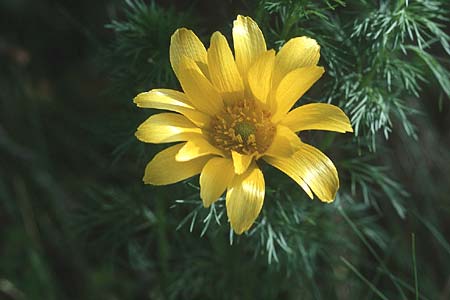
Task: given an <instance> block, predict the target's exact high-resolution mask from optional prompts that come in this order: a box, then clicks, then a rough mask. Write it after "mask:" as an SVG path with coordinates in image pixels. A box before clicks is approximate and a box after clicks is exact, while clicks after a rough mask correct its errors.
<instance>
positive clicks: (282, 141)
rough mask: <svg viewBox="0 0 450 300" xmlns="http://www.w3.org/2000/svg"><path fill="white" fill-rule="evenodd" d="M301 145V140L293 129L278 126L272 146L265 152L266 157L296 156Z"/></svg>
mask: <svg viewBox="0 0 450 300" xmlns="http://www.w3.org/2000/svg"><path fill="white" fill-rule="evenodd" d="M301 145H302V142H301V141H300V138H299V137H298V136H297V135H296V134H295V133H294V132H293V131H292V130H291V129H289V128H288V127H286V126H283V125H278V126H277V131H276V133H275V136H274V138H273V141H272V145H270V147H269V149H267V151H266V152H264V155H268V156H275V157H277V156H281V157H288V156H291V155H292V154H294V153H295V152H296V151H297V150H298V149H299V148H300V147H301Z"/></svg>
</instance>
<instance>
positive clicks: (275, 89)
mask: <svg viewBox="0 0 450 300" xmlns="http://www.w3.org/2000/svg"><path fill="white" fill-rule="evenodd" d="M233 43H234V56H233V53H232V51H231V49H230V47H229V45H228V42H227V40H226V38H225V37H224V36H223V35H222V34H221V33H220V32H215V33H214V34H213V35H212V36H211V42H210V47H209V48H208V49H207V50H206V48H205V47H204V45H203V44H202V43H201V42H200V40H199V39H198V37H197V36H196V35H195V34H194V33H193V32H192V31H190V30H188V29H185V28H181V29H178V30H177V31H175V33H174V34H173V35H172V39H171V43H170V62H171V64H172V68H173V70H174V72H175V74H176V76H177V78H178V80H179V81H180V84H181V87H182V89H183V92H179V91H175V90H170V89H154V90H151V91H149V92H145V93H141V94H139V95H137V96H136V98H135V99H134V102H135V103H136V104H137V106H139V107H144V108H156V109H163V110H169V111H172V112H164V113H160V114H156V115H153V116H151V117H150V118H148V119H147V120H146V121H145V122H144V123H142V124H141V125H140V126H139V128H138V129H137V132H136V136H137V138H138V139H139V140H141V141H143V142H148V143H172V142H181V143H178V144H175V145H174V146H170V147H168V148H167V149H165V150H163V151H161V152H159V153H158V154H156V156H155V157H154V158H153V160H151V161H150V162H149V164H148V165H147V167H146V169H145V175H144V179H143V180H144V182H145V183H148V184H154V185H166V184H171V183H175V182H178V181H181V180H184V179H186V178H189V177H191V176H194V175H197V174H200V196H201V199H202V201H203V204H204V206H205V207H208V206H210V205H211V204H212V203H213V202H214V201H216V200H217V199H218V198H220V196H221V195H222V194H223V193H224V192H225V191H226V208H227V215H228V219H229V221H230V223H231V227H232V228H233V230H234V231H235V232H236V233H238V234H241V233H242V232H244V231H246V230H248V229H249V228H250V227H251V225H252V224H253V223H254V221H255V219H256V218H257V217H258V215H259V213H260V211H261V208H262V206H263V201H264V194H265V183H264V177H263V173H262V172H261V170H260V168H259V167H258V164H259V163H260V162H261V160H264V161H265V162H267V163H268V164H270V165H272V166H274V167H275V168H277V169H279V170H281V171H282V172H284V173H286V174H287V175H288V176H290V177H291V178H292V179H293V180H294V181H295V182H297V183H298V184H299V185H300V186H301V187H302V188H303V189H304V191H305V192H306V193H307V194H308V196H309V197H310V198H313V193H314V194H316V195H317V197H318V198H319V199H320V200H322V201H324V202H331V201H333V199H334V197H335V195H336V192H337V189H338V188H339V179H338V174H337V171H336V168H335V166H334V165H333V163H332V161H331V160H330V159H329V158H328V157H327V156H325V155H324V154H323V153H322V152H321V151H319V150H318V149H316V148H314V147H312V146H310V145H308V144H305V143H303V142H302V141H301V140H300V138H299V137H298V136H297V134H296V132H299V131H302V130H314V129H319V130H331V131H336V132H352V131H353V130H352V127H351V125H350V122H349V119H348V118H347V116H346V115H345V114H344V112H343V111H342V110H341V109H339V108H338V107H336V106H334V105H331V104H324V103H314V104H306V105H303V106H300V107H298V108H295V109H293V110H291V108H292V107H293V105H294V104H295V102H296V101H297V100H298V99H299V98H300V97H301V96H302V95H303V94H304V93H305V92H306V91H307V90H308V89H309V88H310V87H311V86H312V85H313V84H314V83H315V82H316V81H317V80H318V79H319V78H320V77H321V76H322V74H323V73H324V69H323V67H320V66H317V63H318V61H319V57H320V53H319V51H320V47H319V45H318V44H317V42H316V41H315V40H314V39H311V38H308V37H304V36H303V37H296V38H293V39H291V40H289V41H288V42H287V43H286V44H285V45H284V46H283V47H282V48H281V49H280V51H279V52H278V53H275V51H274V50H267V48H266V43H265V40H264V36H263V34H262V32H261V30H260V29H259V27H258V25H257V24H256V23H255V22H254V21H253V20H252V19H251V18H249V17H243V16H238V17H237V19H236V20H235V21H234V26H233Z"/></svg>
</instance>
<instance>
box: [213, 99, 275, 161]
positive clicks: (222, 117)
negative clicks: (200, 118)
mask: <svg viewBox="0 0 450 300" xmlns="http://www.w3.org/2000/svg"><path fill="white" fill-rule="evenodd" d="M270 117H271V113H270V112H269V111H267V110H264V109H262V108H261V106H260V105H258V103H257V102H256V101H254V100H248V99H243V100H242V101H239V102H237V103H234V104H230V105H226V106H225V107H224V109H223V110H222V111H221V112H220V113H218V114H217V115H215V116H213V117H212V118H211V124H210V138H211V142H212V143H213V144H214V145H215V146H216V147H218V148H220V149H222V150H224V151H227V152H228V151H231V150H233V151H236V152H239V153H241V154H247V155H250V154H254V153H257V154H261V153H264V152H265V151H266V150H267V149H268V148H269V146H270V145H271V143H272V140H273V137H274V135H275V126H274V125H273V124H272V122H271V121H270Z"/></svg>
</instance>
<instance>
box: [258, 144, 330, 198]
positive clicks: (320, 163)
mask: <svg viewBox="0 0 450 300" xmlns="http://www.w3.org/2000/svg"><path fill="white" fill-rule="evenodd" d="M264 160H265V161H266V162H267V163H269V164H271V165H272V166H274V167H275V168H277V169H279V170H281V171H282V172H284V173H286V174H287V175H288V176H290V177H291V178H292V179H293V180H294V181H295V182H297V183H298V184H299V185H300V186H301V187H302V188H303V189H304V190H305V192H306V193H307V194H308V195H309V196H310V197H311V198H312V193H311V190H312V191H313V192H314V194H316V195H317V197H318V198H319V199H320V200H322V201H324V202H332V201H333V200H334V197H335V196H336V192H337V190H338V188H339V178H338V174H337V171H336V167H335V166H334V164H333V162H332V161H331V160H330V159H329V158H328V157H327V156H326V155H325V154H323V153H322V152H321V151H319V150H318V149H316V148H314V147H312V146H310V145H308V144H304V143H303V144H302V147H301V148H300V149H299V150H298V151H297V152H295V153H294V154H293V155H292V156H291V157H269V156H265V157H264ZM306 185H308V186H309V187H308V186H306Z"/></svg>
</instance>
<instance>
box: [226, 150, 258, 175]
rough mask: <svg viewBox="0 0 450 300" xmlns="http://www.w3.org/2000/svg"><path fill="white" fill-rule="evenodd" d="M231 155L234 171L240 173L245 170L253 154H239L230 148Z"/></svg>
mask: <svg viewBox="0 0 450 300" xmlns="http://www.w3.org/2000/svg"><path fill="white" fill-rule="evenodd" d="M231 156H232V158H233V165H234V172H235V173H236V174H242V173H244V172H245V171H247V168H248V166H250V163H251V162H252V160H253V155H246V154H241V153H238V152H236V151H233V150H231Z"/></svg>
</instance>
